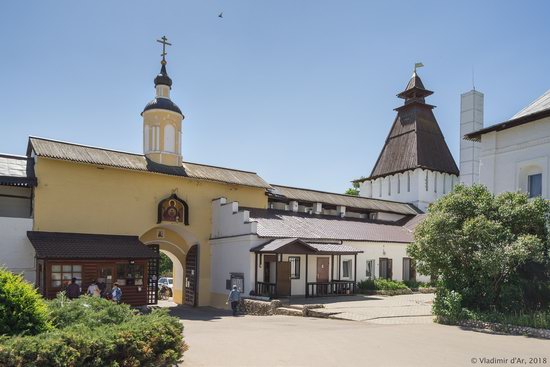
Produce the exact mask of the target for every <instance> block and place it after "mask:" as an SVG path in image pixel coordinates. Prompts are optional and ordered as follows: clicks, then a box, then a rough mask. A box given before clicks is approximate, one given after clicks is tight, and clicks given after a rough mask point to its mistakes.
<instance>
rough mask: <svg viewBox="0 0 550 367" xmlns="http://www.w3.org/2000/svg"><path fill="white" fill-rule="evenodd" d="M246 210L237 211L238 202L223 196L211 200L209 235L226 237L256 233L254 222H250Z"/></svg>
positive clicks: (248, 213)
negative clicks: (210, 228) (229, 201)
mask: <svg viewBox="0 0 550 367" xmlns="http://www.w3.org/2000/svg"><path fill="white" fill-rule="evenodd" d="M249 215H250V212H249V211H248V210H242V211H239V203H238V202H236V201H234V202H231V203H227V200H226V199H225V198H219V199H216V200H212V230H211V237H212V238H219V237H227V236H238V235H247V234H251V233H257V225H258V223H256V222H250V218H249Z"/></svg>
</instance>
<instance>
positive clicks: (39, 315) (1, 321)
mask: <svg viewBox="0 0 550 367" xmlns="http://www.w3.org/2000/svg"><path fill="white" fill-rule="evenodd" d="M49 329H51V323H50V322H49V313H48V307H47V305H46V302H45V301H44V300H43V299H42V297H41V296H40V294H38V292H37V291H36V289H34V287H33V286H32V285H31V284H30V283H28V282H26V281H25V280H24V279H23V277H22V276H21V275H16V274H13V273H12V272H10V271H8V270H6V269H4V268H1V267H0V335H17V334H21V333H25V334H30V335H34V334H38V333H41V332H43V331H46V330H49Z"/></svg>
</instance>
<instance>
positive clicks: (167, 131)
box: [164, 124, 176, 153]
mask: <svg viewBox="0 0 550 367" xmlns="http://www.w3.org/2000/svg"><path fill="white" fill-rule="evenodd" d="M164 151H166V152H170V153H175V152H176V129H175V128H174V125H172V124H168V125H166V126H165V127H164Z"/></svg>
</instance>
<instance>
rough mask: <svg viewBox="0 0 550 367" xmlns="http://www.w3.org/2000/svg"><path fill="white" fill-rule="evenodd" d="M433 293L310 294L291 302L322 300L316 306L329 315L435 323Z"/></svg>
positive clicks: (386, 321)
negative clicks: (379, 294) (317, 296)
mask: <svg viewBox="0 0 550 367" xmlns="http://www.w3.org/2000/svg"><path fill="white" fill-rule="evenodd" d="M433 298H434V295H433V294H406V295H399V296H391V297H390V296H366V295H356V296H349V297H347V296H346V297H327V298H314V299H312V298H307V299H305V298H304V299H295V300H291V303H292V304H294V305H296V304H310V303H320V304H323V305H324V308H319V309H315V311H316V312H319V313H322V314H325V315H326V316H327V317H329V318H333V319H340V320H351V321H364V322H369V323H377V324H404V323H407V324H418V323H432V320H433V318H432V316H431V308H432V303H433Z"/></svg>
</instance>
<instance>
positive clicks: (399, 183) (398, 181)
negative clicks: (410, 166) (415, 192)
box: [397, 173, 401, 194]
mask: <svg viewBox="0 0 550 367" xmlns="http://www.w3.org/2000/svg"><path fill="white" fill-rule="evenodd" d="M397 193H398V194H400V193H401V174H400V173H398V174H397Z"/></svg>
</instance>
